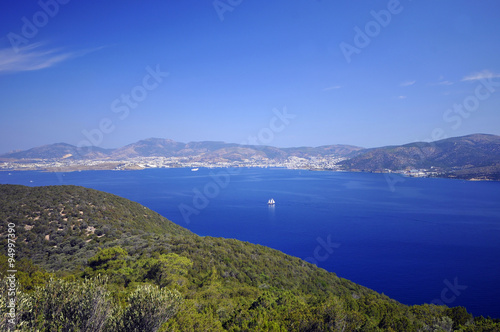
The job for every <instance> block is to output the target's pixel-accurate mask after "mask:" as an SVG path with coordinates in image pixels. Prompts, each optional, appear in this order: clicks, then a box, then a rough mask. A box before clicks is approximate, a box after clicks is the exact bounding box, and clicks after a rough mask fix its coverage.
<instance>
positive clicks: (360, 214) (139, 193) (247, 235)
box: [0, 168, 500, 317]
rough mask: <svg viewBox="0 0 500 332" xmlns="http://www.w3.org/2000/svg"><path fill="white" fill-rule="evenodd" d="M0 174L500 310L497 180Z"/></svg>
mask: <svg viewBox="0 0 500 332" xmlns="http://www.w3.org/2000/svg"><path fill="white" fill-rule="evenodd" d="M229 172H233V174H231V175H229ZM235 172H237V174H234V173H235ZM9 174H10V175H9ZM0 183H14V184H23V185H29V186H41V185H56V184H75V185H81V186H85V187H89V188H94V189H98V190H103V191H106V192H110V193H113V194H116V195H119V196H123V197H126V198H128V199H131V200H133V201H136V202H139V203H141V204H143V205H145V206H147V207H149V208H151V209H153V210H155V211H157V212H159V213H160V214H162V215H164V216H165V217H167V218H169V219H170V220H172V221H173V222H175V223H177V224H179V225H181V226H183V227H186V228H188V229H190V230H192V231H193V232H195V233H197V234H199V235H210V236H222V237H227V238H236V239H239V240H244V241H249V242H252V243H258V244H262V245H265V246H269V247H272V248H275V249H278V250H281V251H283V252H285V253H287V254H290V255H293V256H297V257H300V258H303V259H307V260H308V261H310V262H313V263H315V264H317V265H318V266H319V267H322V268H324V269H326V270H329V271H332V272H335V273H337V275H339V276H341V277H343V278H346V279H350V280H352V281H354V282H356V283H359V284H361V285H363V286H366V287H369V288H372V289H374V290H376V291H378V292H381V293H384V294H386V295H388V296H390V297H392V298H395V299H397V300H399V301H400V302H402V303H405V304H421V303H424V302H427V303H429V302H431V301H435V302H440V303H441V302H442V303H446V304H448V305H449V306H457V305H462V306H465V307H466V308H467V309H468V311H469V312H472V313H473V314H474V315H485V316H487V315H490V316H492V317H500V301H498V299H499V298H500V182H468V181H460V180H447V179H413V178H403V177H399V176H391V177H389V178H388V177H387V175H383V174H362V173H335V172H310V171H300V170H284V169H240V170H237V171H235V170H231V169H212V170H210V169H203V168H202V169H200V170H199V171H197V172H192V171H191V170H189V169H150V170H144V171H119V172H117V171H87V172H73V173H42V172H10V173H9V172H0ZM270 198H274V199H275V201H276V205H275V206H274V207H269V206H268V205H267V201H268V199H270Z"/></svg>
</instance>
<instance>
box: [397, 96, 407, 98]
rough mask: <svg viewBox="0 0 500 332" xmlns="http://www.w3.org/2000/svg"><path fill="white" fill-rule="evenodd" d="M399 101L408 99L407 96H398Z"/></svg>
mask: <svg viewBox="0 0 500 332" xmlns="http://www.w3.org/2000/svg"><path fill="white" fill-rule="evenodd" d="M398 99H406V96H398Z"/></svg>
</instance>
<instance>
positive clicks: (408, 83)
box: [400, 81, 417, 86]
mask: <svg viewBox="0 0 500 332" xmlns="http://www.w3.org/2000/svg"><path fill="white" fill-rule="evenodd" d="M416 82H417V81H404V82H402V83H401V84H400V85H401V86H410V85H413V84H415V83H416Z"/></svg>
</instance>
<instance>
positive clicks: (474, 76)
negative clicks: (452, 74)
mask: <svg viewBox="0 0 500 332" xmlns="http://www.w3.org/2000/svg"><path fill="white" fill-rule="evenodd" d="M496 77H500V74H494V73H492V72H491V71H489V70H483V71H480V72H476V73H472V74H470V75H467V76H465V77H464V78H462V82H464V81H477V80H481V79H485V78H496Z"/></svg>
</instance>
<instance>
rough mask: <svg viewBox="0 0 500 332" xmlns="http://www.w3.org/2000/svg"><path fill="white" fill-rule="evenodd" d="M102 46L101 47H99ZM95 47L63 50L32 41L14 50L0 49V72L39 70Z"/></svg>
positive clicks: (81, 54) (87, 51) (80, 54)
mask: <svg viewBox="0 0 500 332" xmlns="http://www.w3.org/2000/svg"><path fill="white" fill-rule="evenodd" d="M101 48H102V47H101ZM98 49H100V48H97V49H92V50H83V51H77V52H64V51H62V50H61V49H58V48H53V49H44V47H43V44H42V43H34V44H31V45H28V46H26V47H24V48H22V49H20V50H19V52H14V50H13V49H12V48H4V49H0V74H3V73H15V72H23V71H33V70H40V69H45V68H49V67H52V66H55V65H56V64H58V63H60V62H63V61H66V60H68V59H70V58H74V57H79V56H83V55H85V54H88V53H90V52H94V51H96V50H98Z"/></svg>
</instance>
